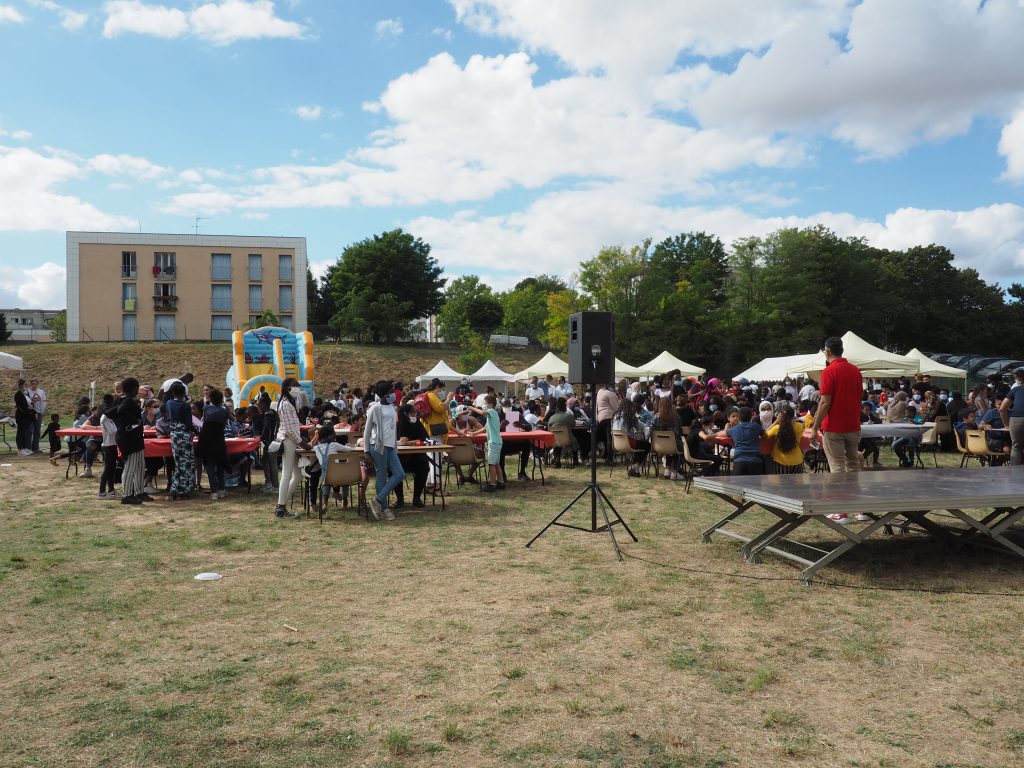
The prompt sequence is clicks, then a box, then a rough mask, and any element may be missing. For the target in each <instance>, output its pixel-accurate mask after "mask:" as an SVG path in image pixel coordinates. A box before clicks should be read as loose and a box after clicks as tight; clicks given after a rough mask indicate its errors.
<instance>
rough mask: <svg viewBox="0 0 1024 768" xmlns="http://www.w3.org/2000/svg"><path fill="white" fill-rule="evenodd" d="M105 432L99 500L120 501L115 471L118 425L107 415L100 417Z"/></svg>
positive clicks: (101, 426) (101, 427)
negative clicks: (115, 481) (115, 482)
mask: <svg viewBox="0 0 1024 768" xmlns="http://www.w3.org/2000/svg"><path fill="white" fill-rule="evenodd" d="M100 429H102V430H103V445H102V447H101V448H100V450H102V451H103V473H102V474H101V475H100V492H99V494H98V495H97V496H96V498H97V499H119V498H121V494H119V493H118V492H117V491H115V490H114V477H115V469H116V468H117V424H115V423H114V421H113V419H111V418H109V417H108V416H107V415H106V414H105V413H104V414H103V415H102V416H100Z"/></svg>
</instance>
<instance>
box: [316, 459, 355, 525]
mask: <svg viewBox="0 0 1024 768" xmlns="http://www.w3.org/2000/svg"><path fill="white" fill-rule="evenodd" d="M360 458H361V456H360V455H359V454H358V453H330V454H328V455H327V467H326V468H325V469H324V473H323V478H322V480H323V482H322V484H321V485H320V500H319V503H318V504H317V507H318V509H319V513H320V524H321V525H323V522H324V506H325V504H324V490H325V489H326V490H327V492H328V493H330V489H331V488H344V487H350V486H353V485H354V486H356V494H355V495H356V512H357V513H359V514H363V508H362V498H361V494H360V493H359V490H358V489H359V484H360V483H361V482H362V479H363V478H362V468H361V465H360ZM334 505H335V507H337V505H338V501H337V499H335V501H334Z"/></svg>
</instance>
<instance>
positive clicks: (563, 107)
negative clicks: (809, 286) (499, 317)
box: [0, 0, 1024, 308]
mask: <svg viewBox="0 0 1024 768" xmlns="http://www.w3.org/2000/svg"><path fill="white" fill-rule="evenodd" d="M1021 40H1024V0H984V1H982V0H973V1H971V0H899V2H892V0H864V1H863V2H851V1H848V0H774V1H771V0H743V1H741V0H687V1H686V2H679V0H558V1H557V2H556V1H555V0H447V2H446V1H445V0H404V1H390V0H377V1H375V2H371V1H370V0H358V1H357V0H276V2H275V1H274V0H205V1H203V0H195V1H194V2H189V1H188V0H159V1H153V2H151V1H150V0H66V1H65V2H56V0H0V307H8V308H10V307H43V308H62V307H63V306H64V295H65V293H64V256H65V238H64V233H65V231H66V230H69V229H75V230H79V229H80V230H104V231H130V232H138V231H140V230H141V231H144V232H170V233H188V232H195V231H197V226H198V232H200V233H205V234H228V235H272V236H304V237H306V238H307V247H308V253H309V259H310V264H311V266H312V267H313V269H314V271H316V272H318V273H319V272H322V271H323V269H325V268H326V266H327V265H328V264H330V263H332V262H334V261H336V260H337V258H338V257H339V255H340V254H341V251H342V249H343V248H344V247H345V246H346V245H348V244H350V243H353V242H357V241H359V240H362V239H364V238H367V237H370V236H372V235H374V234H376V233H380V232H383V231H385V230H388V229H393V228H395V227H402V228H403V229H405V230H406V231H408V232H411V233H412V234H414V235H416V236H417V237H421V238H423V240H424V241H426V242H427V243H429V244H430V245H431V246H432V249H433V250H432V254H433V256H434V257H436V258H437V259H438V261H439V263H440V264H441V265H442V266H443V267H444V269H445V273H446V275H447V276H449V277H454V276H457V275H461V274H478V275H480V276H481V277H482V278H483V279H484V280H485V281H486V282H488V283H490V284H491V285H493V286H494V287H495V288H497V289H505V288H508V287H511V286H512V285H514V284H515V283H516V282H517V281H518V280H519V279H521V278H522V277H525V276H527V275H532V274H539V273H542V272H544V273H548V274H554V275H560V276H563V277H566V278H569V277H571V275H572V274H573V273H574V272H575V270H576V269H577V267H578V264H579V263H580V262H581V261H583V260H585V259H588V258H591V257H592V256H594V255H595V254H596V253H597V252H598V250H599V249H600V248H601V247H603V246H607V245H616V244H623V245H626V246H629V245H632V244H635V243H638V242H640V241H641V240H643V239H644V238H647V237H651V238H654V240H655V242H657V241H658V240H660V239H662V238H664V237H668V236H671V235H673V234H678V233H680V232H690V231H704V232H709V233H712V234H715V235H717V236H719V237H721V238H722V240H723V241H724V242H725V243H726V244H729V243H731V242H733V241H734V240H735V239H737V238H742V237H749V236H752V235H764V234H767V233H769V232H772V231H774V230H776V229H779V228H781V227H803V226H813V225H815V224H818V223H821V224H824V225H826V226H828V227H830V228H831V229H832V230H834V231H836V232H837V233H839V234H840V235H843V236H861V237H864V238H866V239H867V240H868V241H869V242H870V243H872V244H874V245H876V246H879V247H884V248H897V249H899V248H907V247H911V246H914V245H927V244H929V243H939V244H942V245H945V246H947V247H948V248H950V249H951V250H952V251H953V252H954V253H955V254H956V264H957V265H958V266H961V267H973V268H975V269H977V270H978V271H979V272H980V273H981V275H982V276H983V277H984V278H986V279H987V280H990V281H995V282H998V283H1000V284H1001V285H1004V286H1008V285H1010V284H1011V283H1013V282H1024V45H1022V44H1021ZM197 217H198V218H197ZM925 280H926V276H922V281H923V284H924V281H925Z"/></svg>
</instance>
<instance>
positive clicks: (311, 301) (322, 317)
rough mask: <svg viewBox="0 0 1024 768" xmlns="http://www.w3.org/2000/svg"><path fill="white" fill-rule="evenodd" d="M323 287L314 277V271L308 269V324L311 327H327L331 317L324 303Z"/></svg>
mask: <svg viewBox="0 0 1024 768" xmlns="http://www.w3.org/2000/svg"><path fill="white" fill-rule="evenodd" d="M322 290H323V289H322V287H321V284H320V282H319V281H317V279H316V278H315V277H314V276H313V270H311V269H310V268H309V267H308V266H307V267H306V323H307V325H309V327H311V328H312V327H313V326H314V325H327V323H329V322H330V320H331V315H330V314H327V307H326V305H325V302H324V298H323V293H322Z"/></svg>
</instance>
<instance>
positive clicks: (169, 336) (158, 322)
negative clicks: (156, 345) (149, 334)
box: [153, 315, 177, 341]
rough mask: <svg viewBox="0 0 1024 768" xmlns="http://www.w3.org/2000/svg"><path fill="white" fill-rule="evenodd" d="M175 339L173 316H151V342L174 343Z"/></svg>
mask: <svg viewBox="0 0 1024 768" xmlns="http://www.w3.org/2000/svg"><path fill="white" fill-rule="evenodd" d="M176 338H177V333H176V330H175V318H174V315H154V316H153V340H154V341H174V339H176Z"/></svg>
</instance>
